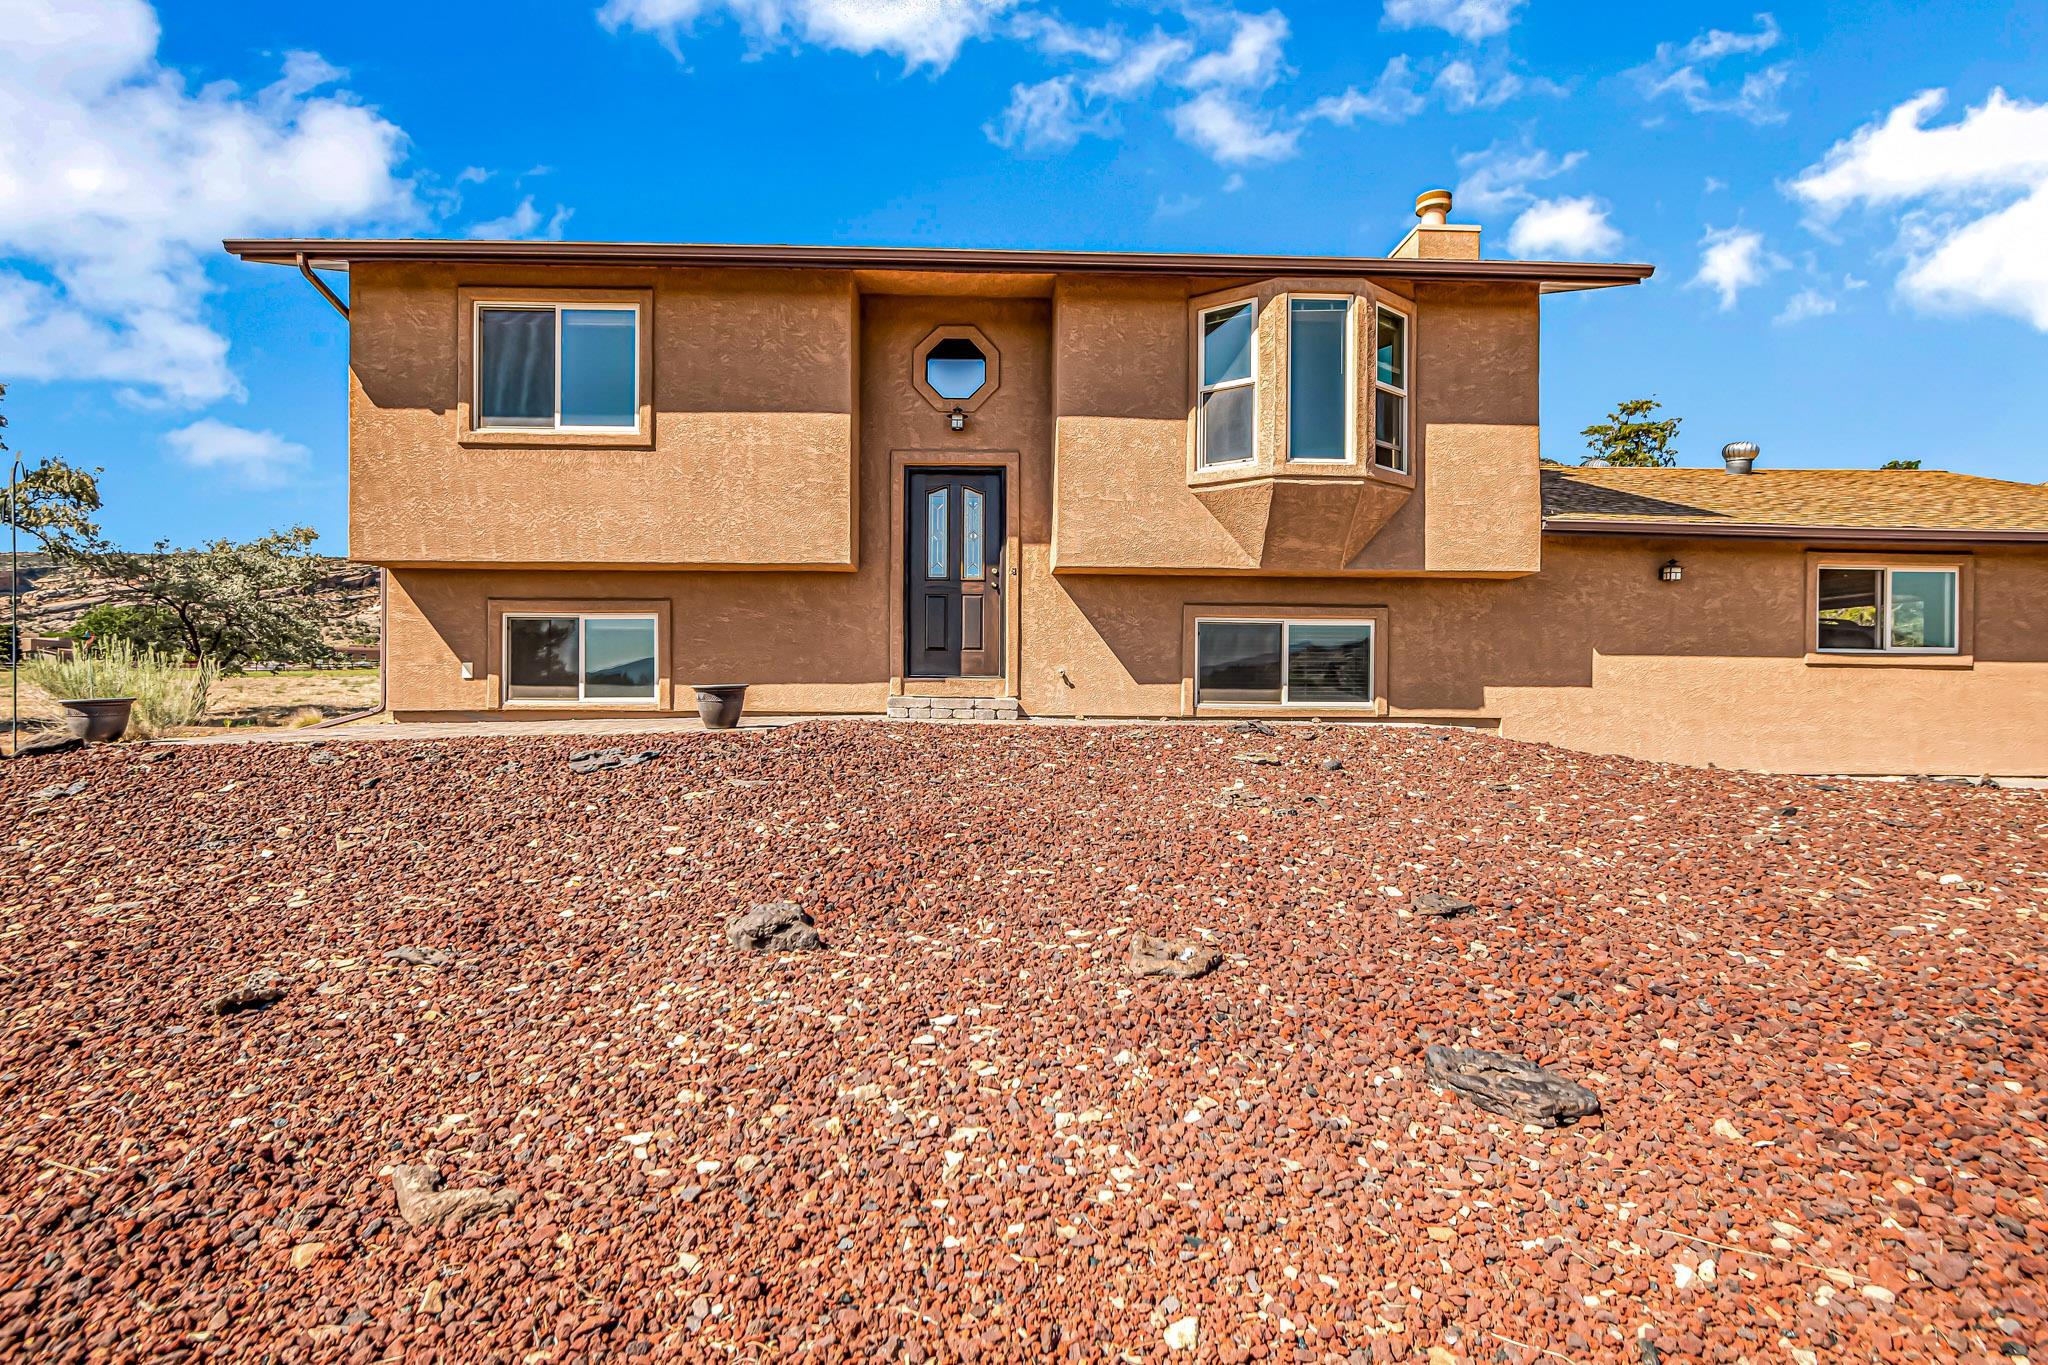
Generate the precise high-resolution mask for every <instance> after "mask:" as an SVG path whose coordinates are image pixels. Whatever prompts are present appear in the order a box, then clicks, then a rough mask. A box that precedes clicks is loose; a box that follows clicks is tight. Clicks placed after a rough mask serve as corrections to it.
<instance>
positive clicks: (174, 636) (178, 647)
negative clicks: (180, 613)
mask: <svg viewBox="0 0 2048 1365" xmlns="http://www.w3.org/2000/svg"><path fill="white" fill-rule="evenodd" d="M64 633H65V634H66V635H69V636H70V637H71V638H72V639H74V640H76V639H81V638H83V637H84V636H86V635H91V636H92V637H93V639H94V640H95V641H109V640H126V641H127V642H128V643H129V644H131V645H134V646H135V647H136V648H137V649H153V650H155V651H156V652H157V653H159V654H161V655H163V656H164V657H166V658H169V659H186V658H190V657H191V655H192V650H191V648H190V646H188V645H187V644H186V643H185V628H184V627H183V626H182V625H180V624H179V623H178V617H177V614H176V613H175V612H173V611H171V610H170V609H169V608H167V607H159V606H154V605H151V604H147V603H145V604H142V605H132V604H126V603H119V602H102V603H101V604H100V605H99V606H97V607H94V608H92V610H90V611H88V612H86V613H85V614H84V615H83V616H80V617H79V618H78V620H77V621H75V622H73V623H72V626H71V629H69V630H67V631H65V632H64Z"/></svg>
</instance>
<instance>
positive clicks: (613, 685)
mask: <svg viewBox="0 0 2048 1365" xmlns="http://www.w3.org/2000/svg"><path fill="white" fill-rule="evenodd" d="M655 635H656V631H655V618H654V617H652V616H604V615H592V616H540V615H519V616H514V615H509V614H508V615H507V616H506V617H505V700H506V701H526V702H546V701H551V702H560V703H565V704H572V705H577V704H585V703H593V702H594V703H600V704H603V703H617V702H651V701H653V700H655V692H654V689H655V680H656V676H657V673H658V670H657V668H656V654H657V651H656V644H655Z"/></svg>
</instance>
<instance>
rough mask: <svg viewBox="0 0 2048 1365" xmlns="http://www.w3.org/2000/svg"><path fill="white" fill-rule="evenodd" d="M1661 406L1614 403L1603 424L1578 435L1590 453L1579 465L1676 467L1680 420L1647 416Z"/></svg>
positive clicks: (1654, 402) (1649, 400)
mask: <svg viewBox="0 0 2048 1365" xmlns="http://www.w3.org/2000/svg"><path fill="white" fill-rule="evenodd" d="M1662 406H1663V404H1661V403H1659V402H1658V401H1657V400H1656V399H1654V398H1631V399H1629V400H1628V401H1627V402H1624V403H1617V404H1616V405H1615V407H1614V411H1613V412H1611V413H1609V414H1608V415H1607V420H1606V421H1604V422H1596V423H1594V424H1593V425H1592V426H1590V427H1587V428H1586V429H1585V430H1583V431H1581V432H1580V433H1579V435H1581V436H1583V437H1585V438H1586V446H1587V448H1588V449H1590V450H1591V451H1592V452H1593V453H1592V454H1591V455H1588V456H1587V457H1586V458H1585V459H1584V460H1583V461H1582V462H1581V463H1584V464H1591V463H1592V462H1593V461H1595V460H1605V461H1607V463H1609V464H1612V465H1624V466H1631V467H1636V468H1643V469H1657V468H1662V467H1664V466H1668V465H1675V464H1677V463H1678V447H1677V446H1676V445H1675V444H1673V443H1674V442H1675V441H1677V440H1678V424H1679V423H1680V422H1682V421H1684V420H1685V419H1684V418H1682V417H1665V418H1660V419H1653V418H1652V417H1651V416H1650V414H1651V413H1653V412H1655V411H1656V410H1657V409H1658V408H1660V407H1662Z"/></svg>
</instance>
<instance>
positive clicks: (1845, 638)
mask: <svg viewBox="0 0 2048 1365" xmlns="http://www.w3.org/2000/svg"><path fill="white" fill-rule="evenodd" d="M1958 578H1959V574H1958V571H1957V570H1955V569H1913V568H1886V567H1879V566H1870V567H1863V566H1860V565H1841V566H1834V565H1830V566H1828V567H1825V568H1823V569H1821V571H1820V585H1819V586H1820V595H1819V617H1820V619H1819V622H1818V625H1817V632H1818V633H1817V639H1816V644H1817V645H1818V647H1819V649H1820V652H1821V653H1823V654H1953V653H1955V652H1956V599H1957V592H1956V588H1957V581H1958Z"/></svg>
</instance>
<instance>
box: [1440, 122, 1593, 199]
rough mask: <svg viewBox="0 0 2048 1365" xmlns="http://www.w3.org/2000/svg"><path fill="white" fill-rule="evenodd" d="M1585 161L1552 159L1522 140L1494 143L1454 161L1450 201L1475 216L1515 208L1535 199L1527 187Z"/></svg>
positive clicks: (1572, 155) (1573, 155)
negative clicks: (1454, 182) (1455, 184)
mask: <svg viewBox="0 0 2048 1365" xmlns="http://www.w3.org/2000/svg"><path fill="white" fill-rule="evenodd" d="M1585 159H1586V154H1585V153H1584V152H1566V153H1565V154H1564V155H1563V156H1553V155H1552V154H1551V153H1550V152H1548V151H1546V150H1544V149H1543V148H1541V147H1537V146H1534V145H1533V144H1531V143H1530V142H1529V141H1528V140H1527V139H1526V138H1525V139H1524V140H1523V141H1521V142H1519V143H1515V144H1509V143H1504V142H1496V143H1494V144H1493V145H1492V146H1490V147H1488V148H1486V149H1485V150H1484V151H1478V152H1467V153H1465V154H1464V155H1462V156H1460V157H1459V158H1458V173H1459V179H1458V187H1457V189H1456V191H1454V193H1453V199H1454V201H1455V202H1456V203H1457V204H1458V205H1460V206H1461V207H1464V208H1468V209H1471V210H1473V211H1474V212H1477V213H1492V212H1495V211H1497V210H1500V209H1512V208H1519V207H1521V206H1522V205H1525V204H1528V203H1531V202H1533V201H1534V200H1535V198H1536V195H1535V192H1534V191H1533V190H1531V189H1530V188H1529V187H1530V186H1531V185H1534V184H1538V183H1541V182H1542V181H1545V180H1554V179H1556V178H1557V177H1558V176H1560V175H1563V174H1565V173H1566V172H1568V171H1570V170H1572V169H1573V168H1575V167H1576V166H1578V165H1579V163H1580V162H1582V161H1584V160H1585Z"/></svg>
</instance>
